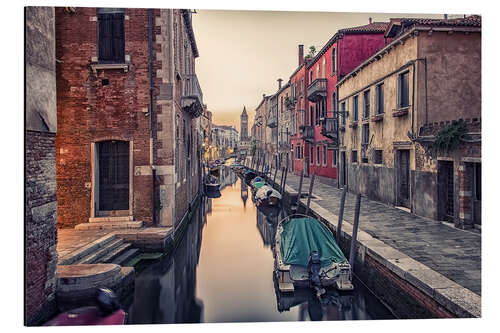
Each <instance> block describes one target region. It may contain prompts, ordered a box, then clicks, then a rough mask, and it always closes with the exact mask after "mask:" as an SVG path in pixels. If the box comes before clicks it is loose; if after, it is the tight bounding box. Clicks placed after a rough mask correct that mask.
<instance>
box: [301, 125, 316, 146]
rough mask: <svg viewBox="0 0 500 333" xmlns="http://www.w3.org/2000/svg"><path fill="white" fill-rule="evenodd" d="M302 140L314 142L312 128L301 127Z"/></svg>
mask: <svg viewBox="0 0 500 333" xmlns="http://www.w3.org/2000/svg"><path fill="white" fill-rule="evenodd" d="M302 140H304V141H307V142H314V127H313V126H302Z"/></svg>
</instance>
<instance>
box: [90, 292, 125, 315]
mask: <svg viewBox="0 0 500 333" xmlns="http://www.w3.org/2000/svg"><path fill="white" fill-rule="evenodd" d="M96 303H97V308H98V309H99V314H100V315H101V316H102V317H106V316H109V315H110V314H111V313H113V312H115V311H117V310H118V309H120V303H119V302H118V297H117V296H116V294H115V293H114V292H113V291H112V290H111V289H108V288H98V289H97V292H96Z"/></svg>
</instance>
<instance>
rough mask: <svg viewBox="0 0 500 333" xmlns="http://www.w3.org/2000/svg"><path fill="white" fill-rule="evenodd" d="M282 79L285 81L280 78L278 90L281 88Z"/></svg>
mask: <svg viewBox="0 0 500 333" xmlns="http://www.w3.org/2000/svg"><path fill="white" fill-rule="evenodd" d="M281 81H283V79H278V90H280V89H281Z"/></svg>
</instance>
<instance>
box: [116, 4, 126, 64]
mask: <svg viewBox="0 0 500 333" xmlns="http://www.w3.org/2000/svg"><path fill="white" fill-rule="evenodd" d="M123 22H124V15H123V13H115V14H113V60H114V61H117V62H124V61H125V33H124V27H123V25H124V24H123Z"/></svg>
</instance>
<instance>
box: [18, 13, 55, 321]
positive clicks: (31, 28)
mask: <svg viewBox="0 0 500 333" xmlns="http://www.w3.org/2000/svg"><path fill="white" fill-rule="evenodd" d="M25 15H26V16H25V18H26V21H25V29H26V30H25V33H26V35H25V36H26V38H25V68H26V80H25V90H26V139H25V144H26V146H25V166H26V169H25V172H26V174H25V189H26V192H25V279H26V280H25V324H26V325H37V324H40V323H41V322H43V321H44V320H47V319H48V318H49V317H51V316H52V315H53V314H54V313H55V311H56V306H55V290H56V265H57V252H56V247H57V229H56V212H57V201H56V170H55V147H54V139H55V132H56V131H57V115H56V91H55V90H56V89H55V87H56V74H55V28H54V8H53V7H26V8H25Z"/></svg>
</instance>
